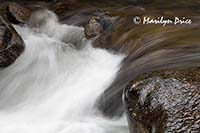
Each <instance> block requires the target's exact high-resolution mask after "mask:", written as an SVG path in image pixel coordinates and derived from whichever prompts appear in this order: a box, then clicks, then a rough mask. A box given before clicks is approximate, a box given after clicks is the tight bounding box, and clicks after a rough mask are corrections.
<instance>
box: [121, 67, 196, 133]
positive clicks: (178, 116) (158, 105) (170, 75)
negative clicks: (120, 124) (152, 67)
mask: <svg viewBox="0 0 200 133" xmlns="http://www.w3.org/2000/svg"><path fill="white" fill-rule="evenodd" d="M199 83H200V69H199V68H197V69H187V70H174V71H173V70H170V71H160V72H153V73H150V74H146V75H143V76H140V77H139V78H138V79H137V80H134V81H131V82H130V83H129V85H128V86H127V88H126V89H125V91H124V104H125V107H126V113H127V117H128V119H129V125H130V127H131V128H130V129H131V133H143V132H144V133H150V132H156V133H164V132H168V133H180V132H184V133H186V132H187V133H188V132H193V133H198V132H199V131H200V112H199V111H200V84H199Z"/></svg>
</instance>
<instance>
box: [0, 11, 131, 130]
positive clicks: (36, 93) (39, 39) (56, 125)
mask: <svg viewBox="0 0 200 133" xmlns="http://www.w3.org/2000/svg"><path fill="white" fill-rule="evenodd" d="M15 28H16V30H17V31H18V32H19V34H20V35H21V36H22V38H23V40H24V41H25V44H26V48H25V51H24V53H23V54H22V55H21V56H20V57H19V58H18V59H17V61H16V62H15V63H14V64H13V65H12V66H10V67H8V68H6V69H4V70H1V71H0V85H1V86H0V132H1V133H126V132H128V128H127V123H126V119H125V118H124V117H123V118H120V119H117V118H116V119H108V118H105V117H104V116H102V115H101V113H99V111H98V110H97V109H96V107H95V103H96V100H97V98H98V97H99V96H100V95H101V93H102V92H103V91H105V89H106V87H108V86H109V84H110V83H111V82H112V80H113V78H114V77H115V74H116V72H117V71H118V69H119V68H120V65H119V64H120V62H121V61H122V59H123V56H122V55H114V54H113V53H110V52H109V51H106V50H102V49H95V48H93V47H92V46H91V44H90V41H87V40H85V38H84V35H83V33H84V32H83V28H80V27H74V26H69V25H65V24H59V23H58V21H57V18H56V16H55V15H54V14H53V13H52V12H50V11H40V12H39V11H38V12H36V13H35V14H34V13H33V16H32V17H31V19H30V23H29V25H28V26H24V27H20V26H15Z"/></svg>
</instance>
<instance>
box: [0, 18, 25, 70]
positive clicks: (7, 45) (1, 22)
mask: <svg viewBox="0 0 200 133" xmlns="http://www.w3.org/2000/svg"><path fill="white" fill-rule="evenodd" d="M23 50H24V42H23V40H22V38H21V37H20V36H19V35H18V33H17V32H16V31H15V29H14V28H13V27H12V26H11V24H10V23H9V22H8V21H7V20H6V19H4V18H3V16H1V15H0V67H6V66H8V65H10V64H12V63H13V62H14V61H15V60H16V59H17V57H19V56H20V54H21V53H22V52H23Z"/></svg>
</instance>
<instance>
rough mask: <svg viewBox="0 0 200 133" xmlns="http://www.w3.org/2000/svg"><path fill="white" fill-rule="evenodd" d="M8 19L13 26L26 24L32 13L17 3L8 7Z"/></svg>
mask: <svg viewBox="0 0 200 133" xmlns="http://www.w3.org/2000/svg"><path fill="white" fill-rule="evenodd" d="M6 10H7V18H8V20H9V21H10V22H11V23H13V24H19V23H25V22H27V21H28V19H29V17H30V15H31V11H30V10H28V9H27V8H24V7H22V6H20V5H18V4H16V3H11V4H9V5H8V6H7V9H6Z"/></svg>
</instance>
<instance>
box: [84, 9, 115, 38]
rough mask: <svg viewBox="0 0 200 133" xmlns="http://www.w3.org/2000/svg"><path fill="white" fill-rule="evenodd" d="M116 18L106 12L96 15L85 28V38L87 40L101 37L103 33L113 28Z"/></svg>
mask: <svg viewBox="0 0 200 133" xmlns="http://www.w3.org/2000/svg"><path fill="white" fill-rule="evenodd" d="M115 19H116V18H115V17H112V16H110V15H109V14H108V13H105V12H96V13H94V14H93V15H92V16H91V18H90V19H89V22H88V23H87V24H86V26H85V36H86V38H87V39H91V38H94V37H96V36H98V35H100V34H101V33H102V32H103V31H106V30H108V29H109V28H111V27H112V24H113V22H114V21H115Z"/></svg>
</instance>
